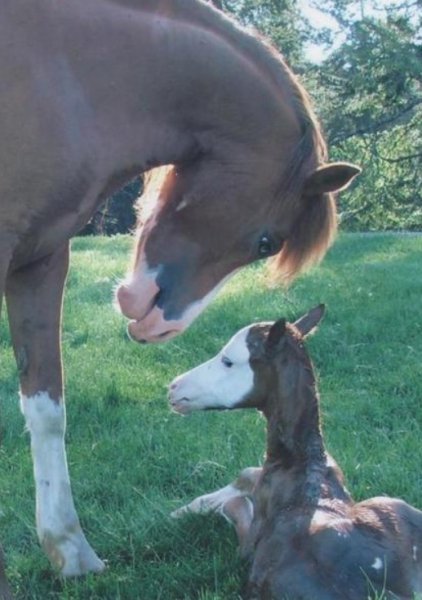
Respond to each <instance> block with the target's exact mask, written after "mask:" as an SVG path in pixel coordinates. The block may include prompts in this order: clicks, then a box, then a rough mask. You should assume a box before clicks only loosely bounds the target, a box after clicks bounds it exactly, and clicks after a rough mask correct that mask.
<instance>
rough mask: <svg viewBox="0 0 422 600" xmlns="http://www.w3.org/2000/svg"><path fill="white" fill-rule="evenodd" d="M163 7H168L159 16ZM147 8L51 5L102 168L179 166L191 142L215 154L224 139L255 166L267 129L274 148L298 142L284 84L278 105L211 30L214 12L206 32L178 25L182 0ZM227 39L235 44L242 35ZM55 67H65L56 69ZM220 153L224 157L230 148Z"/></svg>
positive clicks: (92, 1) (261, 78)
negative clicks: (246, 152) (92, 124)
mask: <svg viewBox="0 0 422 600" xmlns="http://www.w3.org/2000/svg"><path fill="white" fill-rule="evenodd" d="M47 1H50V2H51V1H53V0H45V2H47ZM79 3H81V6H80V7H79ZM163 4H164V5H165V8H166V7H167V8H166V9H165V10H160V7H161V6H162V5H163ZM82 5H83V6H82ZM144 5H145V6H146V7H147V8H148V10H147V9H145V6H144ZM150 5H151V2H139V3H135V2H125V1H122V2H120V1H115V2H111V1H105V0H89V2H86V0H83V1H82V0H74V1H73V2H71V3H64V4H63V3H61V4H57V6H56V7H55V10H56V13H57V19H59V18H61V21H62V22H61V23H60V25H61V26H62V30H63V36H62V37H61V39H60V45H61V48H60V56H63V54H64V55H65V62H66V65H65V66H66V68H69V73H70V76H71V77H72V80H73V79H74V80H75V82H77V84H78V86H80V94H81V97H82V98H83V100H85V101H86V102H87V103H89V106H87V107H86V110H89V109H92V107H95V119H96V128H95V131H93V134H94V133H95V135H97V136H98V138H99V141H98V151H99V152H100V153H101V154H102V155H104V156H105V157H106V158H108V160H109V163H112V164H117V163H119V164H122V163H124V164H125V168H126V169H127V168H132V167H135V166H136V167H137V168H139V167H140V168H142V169H143V168H149V167H151V166H158V165H161V164H169V163H180V162H184V161H185V160H186V159H187V158H190V155H192V153H194V152H195V151H196V150H197V149H198V146H202V147H205V148H203V149H204V150H210V149H212V146H213V144H214V145H215V140H216V139H218V144H219V148H220V147H221V148H223V147H224V144H227V142H226V141H225V142H224V144H223V143H222V140H231V144H236V143H238V144H240V145H242V147H244V146H246V147H248V148H252V147H254V148H255V150H256V152H255V153H254V156H253V157H252V153H251V157H250V159H251V160H258V159H259V158H260V157H261V155H262V152H263V151H264V150H266V151H267V153H268V152H271V151H272V149H271V147H270V146H271V143H270V141H268V140H267V138H268V124H269V123H271V128H272V129H271V131H272V139H274V140H277V143H278V144H280V139H284V140H286V146H287V145H295V144H296V143H297V141H298V132H299V129H300V127H299V124H298V117H297V115H296V111H295V109H294V106H293V103H292V100H291V98H290V97H287V96H288V95H289V94H288V93H287V91H288V90H289V89H290V88H289V87H288V86H286V92H285V93H284V96H286V98H285V99H284V100H283V97H281V98H280V90H278V93H274V85H273V84H270V82H269V80H268V78H267V77H266V76H265V74H263V72H261V71H260V69H259V68H257V66H256V65H255V64H253V62H252V61H251V60H250V57H249V55H248V54H247V53H246V52H243V51H242V44H241V43H239V45H238V47H235V46H234V45H232V40H231V39H229V36H224V35H222V34H221V32H219V31H218V28H217V31H214V30H213V29H212V27H211V23H212V22H213V21H216V22H217V23H218V21H219V19H220V17H219V15H218V14H212V12H211V14H210V15H209V16H208V17H207V18H208V20H209V24H210V26H208V27H205V26H204V25H203V24H201V23H199V24H195V22H193V21H192V20H184V19H183V13H182V12H180V11H181V5H182V3H180V2H179V3H177V5H175V6H173V5H172V3H171V2H164V3H162V2H157V3H156V6H157V8H156V10H153V9H152V8H151V7H150ZM179 5H180V6H179ZM198 7H199V8H198V11H199V12H201V11H202V12H206V11H207V7H206V6H204V5H203V4H199V5H198ZM82 8H83V10H82ZM178 11H179V12H178ZM58 23H59V21H58ZM229 25H230V24H229ZM231 27H232V28H233V31H235V28H234V27H233V26H231ZM227 28H228V29H230V27H229V26H227ZM52 29H53V30H54V28H52ZM220 29H221V27H220ZM223 29H224V27H223ZM231 35H232V37H236V35H237V36H239V38H240V42H241V41H242V34H241V32H236V33H233V32H232V34H231ZM256 44H259V42H256ZM74 48H78V53H77V55H76V53H75V51H74ZM249 54H250V53H249ZM53 56H54V54H53ZM81 57H83V60H82V59H81ZM62 62H63V61H62ZM57 68H58V69H60V68H61V69H62V70H63V64H61V65H57ZM72 89H73V86H72ZM283 89H284V88H283ZM281 96H283V95H281ZM290 96H293V94H290ZM82 108H83V107H82ZM281 115H282V116H283V118H282V119H280V116H281ZM277 128H280V132H279V135H277ZM274 129H275V130H276V132H275V133H273V131H274ZM89 133H90V132H88V135H89ZM248 136H249V138H250V139H248V140H247V143H246V144H245V139H247V138H248ZM93 137H94V135H91V140H92V139H93ZM207 145H209V146H211V148H207ZM225 152H226V154H227V156H232V155H233V154H234V153H233V146H232V145H231V146H230V148H227V149H226V151H225ZM263 163H264V164H265V161H264V160H263ZM122 166H123V164H122Z"/></svg>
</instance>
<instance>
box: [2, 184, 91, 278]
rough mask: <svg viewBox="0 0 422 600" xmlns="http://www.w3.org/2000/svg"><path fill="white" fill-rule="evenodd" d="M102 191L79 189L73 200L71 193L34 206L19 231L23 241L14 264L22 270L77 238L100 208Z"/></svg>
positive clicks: (16, 253)
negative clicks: (77, 234)
mask: <svg viewBox="0 0 422 600" xmlns="http://www.w3.org/2000/svg"><path fill="white" fill-rule="evenodd" d="M98 198H99V189H96V188H95V186H90V189H85V190H82V189H79V190H78V192H75V196H74V197H73V198H71V197H70V194H69V191H66V192H64V194H63V195H62V196H60V194H59V193H58V194H57V198H52V199H51V201H50V202H44V203H43V204H42V205H41V206H39V207H35V208H33V207H31V208H30V210H29V212H28V214H27V215H26V219H25V220H24V222H23V223H22V222H21V227H20V231H19V239H20V242H19V244H18V246H17V247H16V249H15V251H14V254H13V263H12V264H13V265H14V266H15V267H20V266H22V265H25V264H27V263H28V262H32V261H34V260H37V259H39V258H42V257H44V256H47V255H49V254H51V253H53V252H54V251H55V250H56V249H57V248H59V247H61V246H62V245H63V244H64V243H65V242H66V241H67V240H68V239H69V238H71V237H72V236H73V235H75V234H76V233H77V232H78V231H79V230H80V229H81V228H82V227H83V226H84V225H85V224H86V223H87V222H88V220H89V218H90V217H91V215H92V213H93V212H94V211H95V209H96V207H97V205H98V201H99V200H98Z"/></svg>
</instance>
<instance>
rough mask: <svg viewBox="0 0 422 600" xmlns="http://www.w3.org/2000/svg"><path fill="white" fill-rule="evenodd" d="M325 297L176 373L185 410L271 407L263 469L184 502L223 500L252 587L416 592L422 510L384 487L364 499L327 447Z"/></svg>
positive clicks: (330, 597) (219, 507)
mask: <svg viewBox="0 0 422 600" xmlns="http://www.w3.org/2000/svg"><path fill="white" fill-rule="evenodd" d="M323 313H324V307H323V306H318V307H316V308H314V309H313V310H312V311H310V312H309V313H308V314H306V315H305V316H303V317H302V318H301V319H299V320H298V321H296V322H295V323H294V324H289V323H286V321H285V320H284V319H282V320H280V321H277V322H276V323H274V324H271V323H265V324H255V325H251V326H249V327H246V328H244V329H242V330H241V331H240V332H238V333H237V334H236V335H235V336H234V337H233V338H232V340H230V342H229V343H228V344H227V345H226V346H225V347H224V348H223V350H222V351H221V352H220V353H219V354H218V355H217V356H216V357H215V358H213V359H211V360H210V361H208V362H206V363H204V364H203V365H200V366H199V367H197V368H196V369H193V370H192V371H189V372H188V373H186V374H185V375H181V376H180V377H178V378H177V379H176V380H175V381H174V382H173V383H172V385H171V386H170V401H171V404H172V406H173V408H174V409H175V410H176V411H178V412H181V413H188V412H191V411H192V410H200V409H205V408H206V409H209V408H239V407H243V408H247V407H255V408H258V409H259V410H260V411H262V412H263V414H264V415H265V418H266V419H267V453H266V460H265V463H264V466H263V468H262V469H259V468H256V469H252V468H249V469H245V470H244V471H243V472H242V473H241V475H240V477H239V478H238V479H237V480H236V481H235V482H233V483H232V484H230V485H228V486H226V487H224V488H222V489H221V490H218V491H217V492H214V493H212V494H207V495H205V496H201V497H199V498H196V499H195V500H194V501H193V502H191V503H190V504H188V505H187V506H185V507H183V508H181V509H179V510H178V511H176V512H175V513H174V516H180V515H182V514H184V513H186V512H214V511H217V512H220V513H221V514H223V515H224V516H225V517H226V518H227V519H229V520H230V521H232V522H233V523H234V525H235V527H236V530H237V534H238V537H239V541H240V544H241V547H242V549H243V551H244V552H245V553H246V554H248V555H249V556H250V557H251V559H252V569H251V573H250V579H249V594H248V597H249V598H251V599H262V600H263V599H267V600H272V599H274V600H284V598H289V599H290V600H367V599H368V598H369V597H373V596H374V594H378V595H377V597H378V598H380V597H381V596H380V595H379V594H381V593H383V594H384V595H383V596H382V597H383V598H385V599H387V598H388V599H391V600H393V599H396V600H399V599H401V600H410V598H411V597H412V595H413V593H415V592H422V553H421V548H422V512H421V511H419V510H417V509H416V508H413V507H412V506H409V505H408V504H406V503H405V502H403V501H402V500H397V499H392V498H386V497H380V498H372V499H370V500H365V501H363V502H359V503H357V504H355V503H354V502H353V500H352V498H351V497H350V495H349V492H348V491H347V490H346V488H345V486H344V483H343V474H342V472H341V470H340V469H339V467H338V466H337V464H336V463H335V461H334V460H333V459H332V458H331V457H330V456H329V455H328V453H327V452H326V450H325V446H324V440H323V437H322V433H321V428H320V419H319V398H318V392H317V388H316V380H315V375H314V372H313V367H312V363H311V361H310V359H309V356H308V354H307V351H306V349H305V347H304V344H303V340H304V338H305V337H306V336H307V335H308V334H309V333H310V332H311V331H312V330H313V329H315V327H316V326H317V325H318V323H319V321H320V319H321V318H322V316H323Z"/></svg>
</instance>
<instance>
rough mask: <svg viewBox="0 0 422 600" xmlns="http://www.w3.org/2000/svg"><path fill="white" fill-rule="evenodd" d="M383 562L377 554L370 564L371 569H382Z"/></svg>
mask: <svg viewBox="0 0 422 600" xmlns="http://www.w3.org/2000/svg"><path fill="white" fill-rule="evenodd" d="M383 565H384V563H383V562H382V560H381V559H380V558H379V556H377V557H376V558H375V560H374V562H373V563H372V565H371V568H372V569H375V570H376V571H379V570H380V569H382V567H383Z"/></svg>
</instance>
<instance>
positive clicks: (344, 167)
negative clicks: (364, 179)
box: [303, 162, 361, 198]
mask: <svg viewBox="0 0 422 600" xmlns="http://www.w3.org/2000/svg"><path fill="white" fill-rule="evenodd" d="M360 172H361V169H360V168H359V167H357V166H356V165H351V164H350V163H345V162H337V163H330V164H328V165H323V166H322V167H318V169H316V170H315V171H314V172H313V173H311V174H310V175H308V177H307V179H306V180H305V185H304V188H303V195H304V196H305V197H307V198H309V197H312V196H319V195H321V194H328V193H329V192H339V191H340V190H345V189H346V188H347V187H348V186H349V185H350V183H351V182H352V181H353V179H354V178H355V177H356V175H359V173H360Z"/></svg>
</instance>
